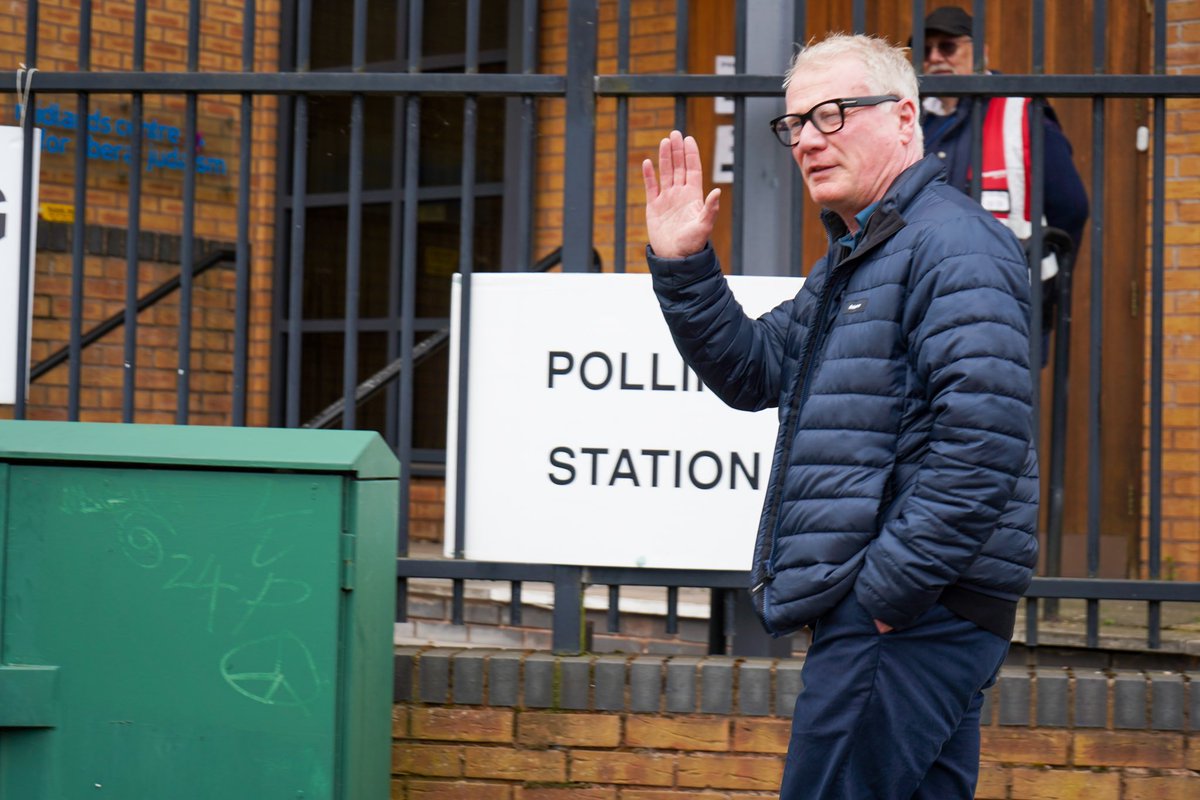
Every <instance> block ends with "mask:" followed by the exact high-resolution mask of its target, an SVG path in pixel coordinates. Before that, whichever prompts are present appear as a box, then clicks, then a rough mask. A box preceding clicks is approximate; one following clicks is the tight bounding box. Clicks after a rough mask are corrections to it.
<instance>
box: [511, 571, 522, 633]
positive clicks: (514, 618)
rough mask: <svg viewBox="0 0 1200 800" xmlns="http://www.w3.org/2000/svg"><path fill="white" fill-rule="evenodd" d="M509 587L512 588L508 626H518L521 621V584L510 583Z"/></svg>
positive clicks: (518, 582)
mask: <svg viewBox="0 0 1200 800" xmlns="http://www.w3.org/2000/svg"><path fill="white" fill-rule="evenodd" d="M510 586H511V587H512V589H511V597H510V598H509V607H508V624H509V625H520V624H521V621H522V616H521V582H520V581H512V582H511V584H510Z"/></svg>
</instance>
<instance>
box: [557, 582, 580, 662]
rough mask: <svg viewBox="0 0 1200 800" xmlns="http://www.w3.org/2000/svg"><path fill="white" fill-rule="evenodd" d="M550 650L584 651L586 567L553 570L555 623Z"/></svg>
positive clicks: (566, 652) (567, 652)
mask: <svg viewBox="0 0 1200 800" xmlns="http://www.w3.org/2000/svg"><path fill="white" fill-rule="evenodd" d="M553 625H554V628H553V631H552V632H551V648H552V649H553V651H554V652H555V653H556V654H560V655H576V654H578V653H579V652H581V651H582V650H583V568H582V567H573V566H565V565H556V566H555V567H554V620H553Z"/></svg>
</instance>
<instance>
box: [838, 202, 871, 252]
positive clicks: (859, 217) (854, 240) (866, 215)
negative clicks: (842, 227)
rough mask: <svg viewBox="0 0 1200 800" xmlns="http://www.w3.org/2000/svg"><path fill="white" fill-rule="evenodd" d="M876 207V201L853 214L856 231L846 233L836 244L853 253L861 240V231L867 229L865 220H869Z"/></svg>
mask: <svg viewBox="0 0 1200 800" xmlns="http://www.w3.org/2000/svg"><path fill="white" fill-rule="evenodd" d="M877 205H879V201H878V200H876V201H875V202H874V203H871V205H869V206H867V207H866V208H864V209H863V210H862V211H860V212H858V213H857V214H855V215H854V221H855V222H857V223H858V230H857V231H856V232H854V233H847V234H846V235H845V236H843V237H842V238H840V239H838V244H840V245H843V246H844V247H847V248H849V249H850V251H851V252H853V251H854V248H856V247H858V241H859V240H860V239H862V235H863V231H864V230H865V229H866V227H867V220H868V219H870V218H871V214H873V213H875V206H877Z"/></svg>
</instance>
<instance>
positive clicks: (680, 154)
mask: <svg viewBox="0 0 1200 800" xmlns="http://www.w3.org/2000/svg"><path fill="white" fill-rule="evenodd" d="M658 171H659V175H660V176H661V181H660V180H659V179H658V177H656V176H655V174H654V164H653V163H652V162H651V161H650V159H648V158H647V159H646V160H645V161H643V162H642V179H643V180H644V181H645V183H646V231H647V233H648V234H649V236H650V247H651V249H653V250H654V254H655V255H657V256H658V257H660V258H683V257H684V256H690V255H692V254H694V253H698V252H700V251H701V250H703V249H704V245H705V243H706V242H707V241H708V237H709V235H710V234H712V229H713V224H714V223H715V222H716V219H717V209H718V208H719V207H720V205H721V190H720V189H713V190H712V191H711V192H709V193H708V196H707V197H705V196H704V178H703V176H704V170H703V169H702V168H701V165H700V148H698V147H697V146H696V140H695V139H693V138H692V137H691V136H688V137H687V138H686V139H685V138H684V137H683V134H681V133H680V132H679V131H671V135H670V136H668V137H667V138H666V139H663V140H662V141H661V142H659V144H658Z"/></svg>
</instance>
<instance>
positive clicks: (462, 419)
mask: <svg viewBox="0 0 1200 800" xmlns="http://www.w3.org/2000/svg"><path fill="white" fill-rule="evenodd" d="M479 16H480V7H479V0H467V31H466V46H467V52H466V56H467V60H466V71H467V73H477V72H479ZM477 103H478V100H477V99H476V97H475V96H474V95H467V96H466V97H464V98H463V143H462V148H463V149H462V161H463V165H462V190H461V197H462V200H461V201H460V205H459V230H458V272H459V275H460V276H461V277H460V284H459V290H460V293H459V298H460V303H459V309H458V319H459V336H458V398H457V402H458V436H457V441H456V443H455V444H456V448H457V452H456V454H455V470H456V471H457V475H456V476H455V492H454V508H455V530H454V557H455V558H464V557H465V556H466V545H467V543H466V516H467V489H468V487H467V436H469V435H470V431H469V430H468V428H467V408H468V403H467V400H468V392H469V391H470V377H469V376H470V356H471V347H470V341H471V277H472V274H473V271H474V254H475V144H476V137H477V132H478V131H477V126H478V117H477V111H478V108H477ZM459 520H462V521H463V523H462V524H458V521H459Z"/></svg>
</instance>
